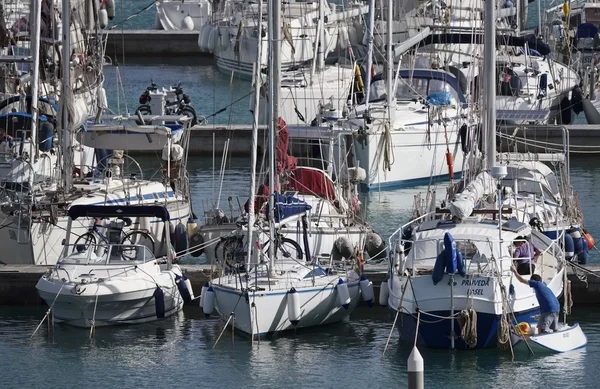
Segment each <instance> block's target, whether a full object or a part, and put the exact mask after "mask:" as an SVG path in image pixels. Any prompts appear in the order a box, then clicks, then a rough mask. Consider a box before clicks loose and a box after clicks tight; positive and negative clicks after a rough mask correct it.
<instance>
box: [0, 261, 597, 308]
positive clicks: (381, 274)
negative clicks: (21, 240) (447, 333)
mask: <svg viewBox="0 0 600 389" xmlns="http://www.w3.org/2000/svg"><path fill="white" fill-rule="evenodd" d="M180 266H181V269H182V270H183V272H184V274H185V275H186V276H187V277H188V278H189V279H190V282H191V283H192V289H193V290H194V293H195V294H196V295H199V294H200V291H201V290H202V286H203V285H204V284H205V283H206V282H207V281H209V280H210V278H211V266H210V265H183V264H182V265H180ZM384 267H385V266H383V267H382V266H379V265H377V266H369V265H367V266H366V267H365V274H366V275H367V277H368V278H369V280H371V281H372V282H373V286H374V289H375V290H374V291H375V299H377V298H378V296H379V286H380V284H381V282H382V281H384V280H385V278H386V272H385V270H383V268H384ZM48 268H49V267H48V266H33V265H0V305H40V304H44V302H43V301H42V300H41V299H40V298H39V296H38V294H37V290H36V289H35V285H36V284H37V282H38V280H39V279H40V277H41V276H42V275H43V274H44V273H45V272H46V270H47V269H48ZM585 268H586V269H587V270H589V271H591V272H593V273H595V274H598V277H594V276H592V275H588V277H587V283H586V282H583V281H581V280H579V278H578V277H577V276H576V275H575V274H572V273H571V272H570V273H569V280H570V281H571V292H572V295H573V302H574V304H575V305H590V304H598V303H600V265H596V264H594V265H586V266H585Z"/></svg>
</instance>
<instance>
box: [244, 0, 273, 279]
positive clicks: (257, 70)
mask: <svg viewBox="0 0 600 389" xmlns="http://www.w3.org/2000/svg"><path fill="white" fill-rule="evenodd" d="M262 18H263V14H262V0H261V1H260V2H259V3H258V44H257V46H256V62H255V63H254V112H253V121H252V143H251V146H250V169H251V170H250V198H249V199H248V259H247V262H246V271H248V270H249V269H250V262H251V260H252V248H253V247H254V246H253V244H252V230H253V228H254V200H255V199H254V197H255V196H256V188H255V187H256V160H257V155H256V154H257V150H256V148H257V144H258V111H259V106H260V85H261V83H262V77H261V74H262V72H261V70H262ZM269 246H270V245H269Z"/></svg>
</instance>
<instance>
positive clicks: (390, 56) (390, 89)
mask: <svg viewBox="0 0 600 389" xmlns="http://www.w3.org/2000/svg"><path fill="white" fill-rule="evenodd" d="M393 10H394V1H393V0H388V12H387V44H386V54H387V74H386V82H385V83H386V85H387V88H386V89H387V105H388V116H389V121H390V131H392V130H393V128H394V102H395V100H396V99H395V96H394V95H393V93H394V53H393V51H392V45H393V43H394V42H393V37H392V35H393V33H394V32H393V26H392V18H393V17H394V13H393Z"/></svg>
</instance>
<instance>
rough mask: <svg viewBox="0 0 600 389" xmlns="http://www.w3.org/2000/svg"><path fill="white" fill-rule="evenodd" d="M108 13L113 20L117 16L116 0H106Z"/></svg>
mask: <svg viewBox="0 0 600 389" xmlns="http://www.w3.org/2000/svg"><path fill="white" fill-rule="evenodd" d="M106 13H107V15H108V18H109V19H110V20H113V19H114V17H115V0H107V1H106Z"/></svg>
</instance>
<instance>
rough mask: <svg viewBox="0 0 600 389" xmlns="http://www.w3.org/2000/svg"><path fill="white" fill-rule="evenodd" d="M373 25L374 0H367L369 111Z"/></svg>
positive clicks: (367, 89) (367, 92) (366, 105)
mask: <svg viewBox="0 0 600 389" xmlns="http://www.w3.org/2000/svg"><path fill="white" fill-rule="evenodd" d="M374 25H375V0H369V25H368V26H367V28H368V30H367V34H368V41H367V42H368V44H367V48H368V50H367V69H365V70H366V73H367V74H366V75H367V77H366V83H365V111H366V112H369V94H370V93H371V68H372V67H373V27H374Z"/></svg>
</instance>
